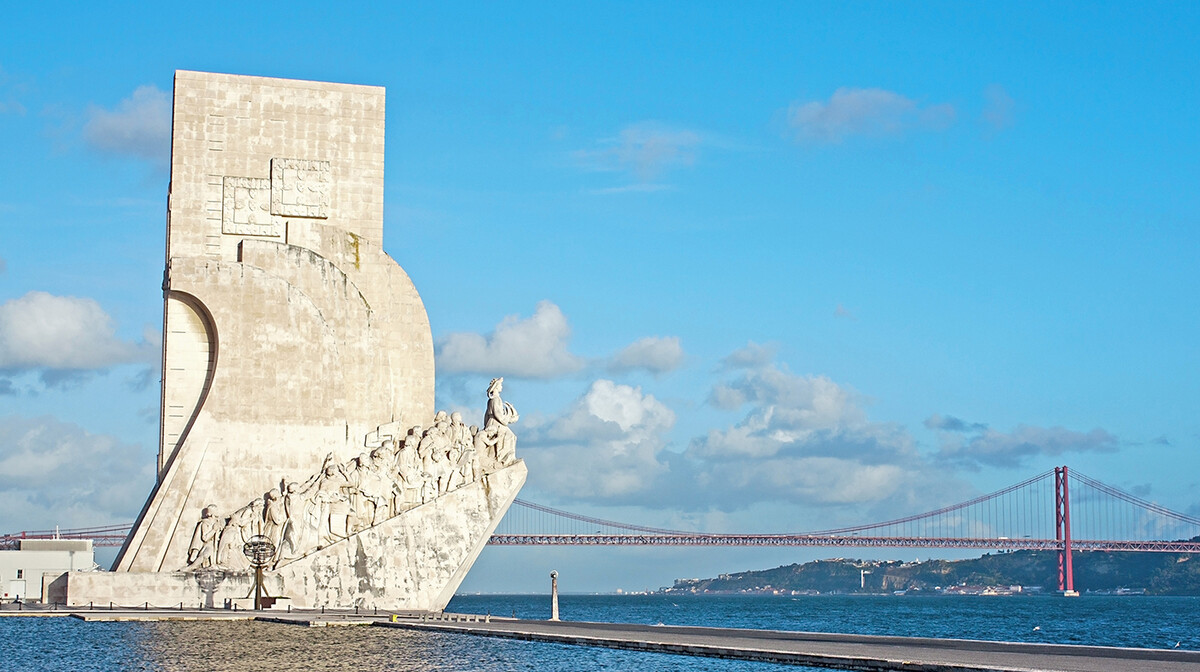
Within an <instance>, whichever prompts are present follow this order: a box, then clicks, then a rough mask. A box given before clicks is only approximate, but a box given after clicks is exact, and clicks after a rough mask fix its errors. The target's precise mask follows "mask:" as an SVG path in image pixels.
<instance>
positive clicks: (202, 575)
mask: <svg viewBox="0 0 1200 672" xmlns="http://www.w3.org/2000/svg"><path fill="white" fill-rule="evenodd" d="M526 474H527V470H526V468H525V463H524V462H523V461H518V462H516V463H515V464H512V465H510V466H508V467H505V468H503V469H500V470H498V471H495V472H493V473H490V474H488V475H486V476H485V477H483V478H481V479H480V480H478V481H475V482H473V483H470V484H468V485H465V486H463V487H461V488H458V489H456V490H453V491H451V492H447V493H445V494H443V495H441V496H440V497H438V498H436V499H434V500H432V501H430V502H427V503H425V504H422V505H420V506H417V507H415V508H412V509H409V510H407V511H405V512H403V513H401V514H399V515H397V516H393V517H392V518H389V519H388V520H385V521H383V522H381V523H379V524H378V525H375V526H373V527H369V528H366V529H364V530H360V531H359V532H356V533H355V534H352V535H350V536H349V537H347V538H346V539H341V540H339V541H337V542H335V543H333V544H330V545H329V546H326V547H324V548H321V549H319V550H316V551H314V552H312V553H309V554H308V555H305V556H303V557H300V558H297V559H295V560H291V561H289V562H286V563H284V564H282V565H280V566H278V567H277V568H275V569H274V570H271V571H267V572H264V574H263V588H264V590H265V592H266V594H267V595H270V596H272V597H281V598H286V599H287V602H288V603H290V604H291V605H292V606H294V607H297V608H319V607H328V608H353V607H361V608H367V609H372V608H378V609H390V610H400V609H406V610H410V609H411V610H425V611H440V610H441V609H443V608H445V606H446V604H448V603H449V602H450V598H452V597H454V592H455V591H456V590H457V589H458V587H459V585H461V584H462V581H463V579H464V578H466V575H467V570H468V569H470V567H471V565H472V564H473V563H474V562H475V559H476V558H477V557H479V553H480V552H481V551H482V550H483V547H484V545H486V544H487V541H488V539H489V538H490V537H491V536H492V533H493V532H494V531H495V529H496V526H497V525H498V524H499V523H500V519H501V518H502V517H503V516H504V513H505V512H506V511H508V508H509V506H511V505H512V503H513V500H514V499H516V496H517V493H518V492H519V491H520V489H521V486H522V485H524V483H525V477H526ZM253 593H254V576H253V574H252V573H248V572H243V573H224V572H220V571H219V570H216V571H213V570H201V571H197V572H71V573H69V574H68V575H67V604H68V605H70V606H88V605H93V606H95V607H107V606H108V605H109V604H110V603H111V604H113V605H116V606H126V607H132V606H142V605H144V604H148V605H149V606H151V607H171V606H178V605H180V604H182V605H183V606H184V607H189V608H190V607H195V606H201V605H202V606H205V607H210V608H212V607H215V608H220V607H222V606H224V605H225V604H226V602H227V601H228V603H229V604H238V605H241V604H243V603H244V600H245V599H247V598H248V597H250V596H252V595H253Z"/></svg>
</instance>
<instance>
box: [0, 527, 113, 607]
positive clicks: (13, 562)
mask: <svg viewBox="0 0 1200 672" xmlns="http://www.w3.org/2000/svg"><path fill="white" fill-rule="evenodd" d="M95 566H96V557H95V553H94V552H93V551H92V540H91V539H82V540H76V539H22V540H21V547H20V550H16V551H0V591H3V599H5V600H15V599H17V598H18V597H20V598H21V599H22V600H41V601H44V602H49V601H62V600H61V598H60V599H59V600H54V599H53V598H54V593H55V590H54V587H53V583H54V581H55V580H56V579H58V578H59V577H61V576H63V574H64V573H66V572H70V571H75V570H89V569H92V568H94V567H95ZM64 586H65V583H64ZM63 597H65V594H64V595H63Z"/></svg>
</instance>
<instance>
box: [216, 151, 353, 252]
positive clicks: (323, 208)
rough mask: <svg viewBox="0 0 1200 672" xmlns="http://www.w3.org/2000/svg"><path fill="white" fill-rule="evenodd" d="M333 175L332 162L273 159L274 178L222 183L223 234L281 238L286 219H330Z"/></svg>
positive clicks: (233, 179)
mask: <svg viewBox="0 0 1200 672" xmlns="http://www.w3.org/2000/svg"><path fill="white" fill-rule="evenodd" d="M332 175H333V171H332V168H331V167H330V162H328V161H312V160H308V159H271V175H270V177H266V178H262V177H237V176H231V175H227V176H225V177H224V178H222V180H221V233H224V234H229V235H240V236H270V237H279V236H282V235H283V233H284V227H285V226H286V224H287V220H286V219H285V218H286V217H309V218H314V219H326V218H328V217H329V193H330V190H331V189H330V188H331V186H332V184H333V177H332Z"/></svg>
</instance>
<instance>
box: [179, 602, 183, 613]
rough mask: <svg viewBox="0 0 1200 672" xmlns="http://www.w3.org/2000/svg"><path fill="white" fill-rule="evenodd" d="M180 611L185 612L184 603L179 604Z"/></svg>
mask: <svg viewBox="0 0 1200 672" xmlns="http://www.w3.org/2000/svg"><path fill="white" fill-rule="evenodd" d="M179 610H180V611H183V602H180V603H179Z"/></svg>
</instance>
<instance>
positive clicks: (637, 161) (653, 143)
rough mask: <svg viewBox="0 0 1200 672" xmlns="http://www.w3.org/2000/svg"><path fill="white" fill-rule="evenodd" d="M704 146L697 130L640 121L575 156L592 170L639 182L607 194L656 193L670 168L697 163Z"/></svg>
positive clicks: (585, 166)
mask: <svg viewBox="0 0 1200 672" xmlns="http://www.w3.org/2000/svg"><path fill="white" fill-rule="evenodd" d="M702 144H703V138H702V137H701V135H700V134H699V133H697V132H695V131H691V130H687V129H679V128H672V127H670V126H665V125H663V124H659V123H655V122H639V123H636V124H630V125H629V126H626V127H625V128H622V129H621V130H620V131H619V132H618V133H617V135H616V136H615V137H611V138H605V139H602V140H600V141H598V142H597V143H596V145H597V146H596V147H595V148H593V149H581V150H577V151H576V152H574V154H573V156H574V158H575V161H576V162H577V163H578V164H579V165H580V166H582V167H584V168H587V169H589V170H599V171H612V172H624V173H627V174H629V175H630V176H631V177H633V178H635V179H636V180H637V184H635V185H631V186H627V187H620V188H617V189H611V190H606V191H609V192H613V191H657V190H659V189H662V188H664V187H663V185H657V184H652V182H653V181H654V180H656V179H658V178H659V177H661V176H662V175H663V174H664V173H666V172H667V171H669V170H671V169H674V168H679V167H684V166H691V165H693V164H695V162H696V157H697V156H698V154H699V150H700V147H701V145H702Z"/></svg>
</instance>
